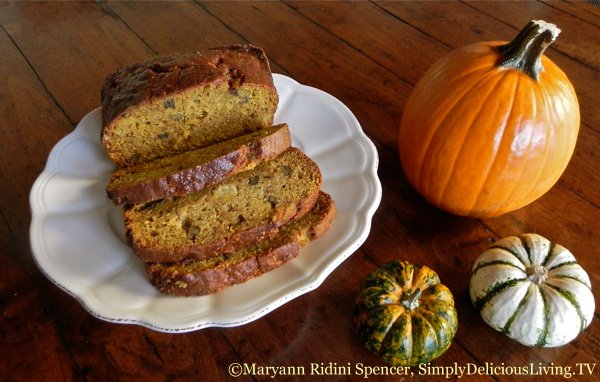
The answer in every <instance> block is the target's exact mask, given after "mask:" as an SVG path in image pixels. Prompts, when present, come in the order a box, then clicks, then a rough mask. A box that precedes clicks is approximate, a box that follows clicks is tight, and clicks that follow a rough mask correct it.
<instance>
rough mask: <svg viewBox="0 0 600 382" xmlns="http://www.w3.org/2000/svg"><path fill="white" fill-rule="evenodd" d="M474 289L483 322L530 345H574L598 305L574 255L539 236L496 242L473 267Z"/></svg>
mask: <svg viewBox="0 0 600 382" xmlns="http://www.w3.org/2000/svg"><path fill="white" fill-rule="evenodd" d="M469 289H470V295H471V301H472V302H473V305H474V306H475V308H476V309H477V310H478V311H479V313H480V314H481V317H482V318H483V320H484V321H485V322H486V323H487V324H488V325H490V326H491V327H492V328H494V329H496V330H498V331H500V332H502V333H504V334H506V335H507V336H508V337H510V338H512V339H514V340H516V341H518V342H520V343H522V344H523V345H526V346H537V347H555V346H561V345H564V344H566V343H568V342H570V341H571V340H573V339H574V338H575V337H577V335H578V334H579V333H581V332H582V331H583V330H584V329H585V328H586V327H587V326H588V325H589V324H590V323H591V321H592V318H593V315H594V309H595V306H596V305H595V302H594V296H593V294H592V290H591V284H590V279H589V276H588V274H587V273H586V272H585V270H584V269H583V268H582V267H581V266H580V265H579V264H578V263H577V261H576V259H575V257H574V256H573V254H572V253H571V252H570V251H569V250H567V249H566V248H564V247H563V246H561V245H559V244H554V243H552V242H550V241H549V240H548V239H546V238H544V237H543V236H540V235H537V234H523V235H520V236H511V237H507V238H504V239H501V240H499V241H497V242H496V243H494V244H493V245H492V246H491V247H490V248H489V249H488V250H486V251H485V252H484V253H482V254H481V255H480V256H479V257H478V258H477V260H476V261H475V263H474V264H473V270H472V275H471V281H470V287H469Z"/></svg>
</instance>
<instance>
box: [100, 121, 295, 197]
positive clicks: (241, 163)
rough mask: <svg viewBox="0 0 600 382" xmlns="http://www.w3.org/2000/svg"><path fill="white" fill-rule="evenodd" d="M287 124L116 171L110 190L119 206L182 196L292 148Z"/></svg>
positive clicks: (107, 188) (108, 192)
mask: <svg viewBox="0 0 600 382" xmlns="http://www.w3.org/2000/svg"><path fill="white" fill-rule="evenodd" d="M290 144H291V137H290V131H289V129H288V126H287V124H279V125H275V126H271V127H268V128H265V129H262V130H259V131H255V132H253V133H250V134H245V135H243V136H240V137H237V138H234V139H231V140H227V141H224V142H220V143H217V144H214V145H211V146H208V147H204V148H200V149H196V150H191V151H187V152H185V153H181V154H178V155H174V156H169V157H165V158H161V159H157V160H154V161H152V162H149V163H142V164H139V165H134V166H129V167H125V168H121V169H118V170H116V171H115V172H114V173H113V175H112V177H111V180H110V183H109V184H108V186H107V187H106V191H107V194H108V196H109V198H110V199H111V200H112V201H113V202H114V203H115V204H117V205H119V204H139V203H147V202H151V201H154V200H158V199H163V198H166V197H173V196H182V195H185V194H189V193H192V192H195V191H199V190H201V189H203V188H205V187H207V186H211V185H213V184H216V183H219V182H221V181H222V180H224V179H226V178H228V177H230V176H232V175H234V174H236V173H238V172H240V171H242V170H245V169H249V168H251V167H253V166H255V165H256V164H257V163H258V162H259V161H263V160H269V159H272V158H274V157H276V156H277V155H279V154H281V153H282V152H283V151H284V150H286V149H287V148H288V147H290Z"/></svg>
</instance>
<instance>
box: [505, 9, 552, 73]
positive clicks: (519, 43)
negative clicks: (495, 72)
mask: <svg viewBox="0 0 600 382" xmlns="http://www.w3.org/2000/svg"><path fill="white" fill-rule="evenodd" d="M559 33H560V29H558V28H557V27H556V25H554V24H550V23H547V22H545V21H543V20H532V21H530V22H529V23H528V24H527V25H526V26H525V28H523V29H522V30H521V31H520V32H519V34H518V35H517V37H515V38H514V39H513V40H512V41H511V42H509V43H508V44H505V45H500V46H498V47H497V49H498V51H500V53H501V54H502V58H501V59H500V62H499V63H498V66H500V67H503V68H513V69H518V70H521V71H522V72H524V73H525V74H527V75H528V76H529V77H531V78H533V79H534V80H538V79H539V78H540V73H541V72H542V70H543V67H542V54H544V51H545V50H546V48H548V47H549V46H550V44H552V43H553V42H554V41H555V40H556V38H557V37H558V35H559Z"/></svg>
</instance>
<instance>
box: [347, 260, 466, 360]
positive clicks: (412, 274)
mask: <svg viewBox="0 0 600 382" xmlns="http://www.w3.org/2000/svg"><path fill="white" fill-rule="evenodd" d="M354 319H355V323H356V325H357V328H358V333H359V335H360V337H361V339H362V340H363V342H364V344H365V346H366V348H367V349H368V350H370V351H372V352H374V353H378V354H380V355H381V356H382V358H383V360H384V361H386V362H387V363H389V364H392V365H398V366H413V365H418V364H421V363H427V362H429V361H431V360H432V359H434V358H437V357H439V356H440V355H442V354H443V353H444V352H445V351H446V350H447V349H448V347H449V346H450V344H451V343H452V339H453V338H454V335H455V334H456V329H457V327H458V319H457V314H456V309H455V308H454V297H453V296H452V293H451V292H450V290H449V289H448V288H447V287H446V286H444V285H442V284H441V283H440V279H439V277H438V275H437V274H436V273H435V272H434V271H433V270H431V269H430V268H428V267H426V266H420V265H413V264H411V263H409V262H406V261H393V262H390V263H388V264H386V265H384V266H383V267H381V268H380V269H378V270H377V271H375V272H373V273H371V274H370V275H369V276H368V277H367V278H366V279H365V281H364V284H363V289H362V291H361V292H360V294H359V295H358V297H357V299H356V302H355V305H354Z"/></svg>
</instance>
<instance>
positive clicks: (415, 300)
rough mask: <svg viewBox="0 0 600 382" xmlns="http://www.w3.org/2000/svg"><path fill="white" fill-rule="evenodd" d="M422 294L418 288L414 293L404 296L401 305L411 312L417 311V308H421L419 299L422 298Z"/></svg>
mask: <svg viewBox="0 0 600 382" xmlns="http://www.w3.org/2000/svg"><path fill="white" fill-rule="evenodd" d="M421 292H422V290H421V288H417V289H415V290H414V291H413V292H412V293H411V292H407V293H405V294H404V296H403V297H402V300H400V303H401V304H402V306H404V307H405V308H406V309H410V310H412V309H415V308H416V307H417V306H419V297H420V296H421Z"/></svg>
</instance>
